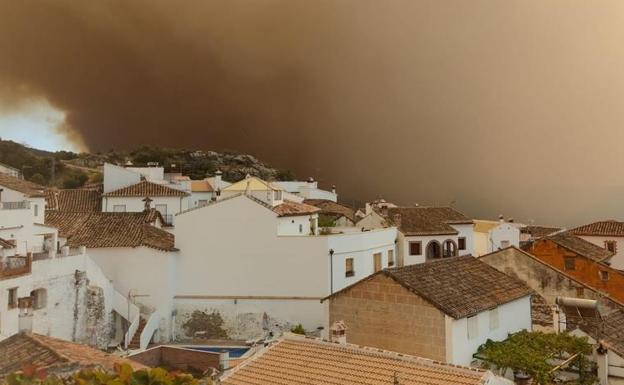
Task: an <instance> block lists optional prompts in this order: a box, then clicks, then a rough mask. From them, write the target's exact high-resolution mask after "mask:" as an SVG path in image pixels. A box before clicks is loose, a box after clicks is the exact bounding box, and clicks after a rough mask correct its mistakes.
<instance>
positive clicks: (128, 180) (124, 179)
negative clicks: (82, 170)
mask: <svg viewBox="0 0 624 385" xmlns="http://www.w3.org/2000/svg"><path fill="white" fill-rule="evenodd" d="M140 181H141V175H140V174H138V173H136V172H134V171H131V170H126V169H125V168H123V167H119V166H115V165H114V164H110V163H104V193H108V192H111V191H115V190H118V189H120V188H123V187H127V186H131V185H133V184H137V183H139V182H140Z"/></svg>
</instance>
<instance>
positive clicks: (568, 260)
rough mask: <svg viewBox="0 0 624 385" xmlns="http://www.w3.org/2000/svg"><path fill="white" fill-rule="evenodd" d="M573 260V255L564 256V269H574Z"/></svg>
mask: <svg viewBox="0 0 624 385" xmlns="http://www.w3.org/2000/svg"><path fill="white" fill-rule="evenodd" d="M574 260H575V258H574V257H565V258H564V260H563V264H564V268H565V269H566V270H576V266H575V264H574Z"/></svg>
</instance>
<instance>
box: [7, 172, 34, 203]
mask: <svg viewBox="0 0 624 385" xmlns="http://www.w3.org/2000/svg"><path fill="white" fill-rule="evenodd" d="M0 187H6V188H8V189H11V190H15V191H18V192H21V193H22V194H25V195H26V196H28V197H31V198H38V197H45V187H43V186H40V185H38V184H36V183H33V182H29V181H27V180H25V179H19V178H16V177H14V176H11V175H9V174H3V173H0Z"/></svg>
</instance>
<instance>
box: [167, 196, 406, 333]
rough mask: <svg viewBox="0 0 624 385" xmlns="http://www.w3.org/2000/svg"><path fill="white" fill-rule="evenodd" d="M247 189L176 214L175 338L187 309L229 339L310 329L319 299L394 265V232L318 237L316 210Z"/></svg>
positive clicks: (317, 318) (318, 316)
mask: <svg viewBox="0 0 624 385" xmlns="http://www.w3.org/2000/svg"><path fill="white" fill-rule="evenodd" d="M252 188H253V185H252V186H250V189H249V191H248V193H238V194H235V195H230V196H229V197H223V198H221V199H220V200H218V201H216V202H213V203H211V204H208V205H207V206H204V207H200V208H196V209H192V210H188V211H186V212H183V213H180V214H178V216H177V218H176V226H175V229H174V230H173V231H174V232H175V236H176V246H177V247H178V248H179V249H180V250H181V251H180V255H179V256H178V257H177V264H176V275H177V277H178V279H177V292H176V293H175V303H176V310H177V316H176V321H177V322H178V328H177V330H176V334H177V335H182V334H183V333H188V331H186V330H184V328H183V327H182V325H183V324H184V323H185V322H186V321H187V320H189V319H190V318H191V317H192V316H193V312H194V311H204V312H216V313H218V314H219V315H220V317H222V318H223V321H224V325H223V327H224V329H226V331H227V334H228V336H229V337H231V338H243V339H247V338H256V337H258V336H262V335H263V333H266V332H265V331H263V326H264V328H265V329H266V328H269V327H270V329H271V330H274V329H275V325H277V329H281V330H283V329H288V328H290V327H291V326H292V325H294V324H298V323H302V324H303V326H304V327H305V328H306V330H310V331H314V330H316V329H317V328H318V327H321V326H323V311H322V305H321V304H320V299H321V298H323V297H325V296H327V295H328V294H330V293H332V292H334V291H336V290H340V289H341V288H343V287H345V286H347V285H349V284H351V283H353V282H356V281H357V280H359V279H361V278H363V277H365V276H367V275H369V274H372V273H373V272H375V271H377V270H380V269H381V268H384V267H388V266H392V265H394V264H395V243H394V242H395V239H396V229H395V228H385V229H377V230H373V231H368V232H362V231H360V230H359V229H355V228H352V229H351V231H344V232H342V233H340V234H329V235H318V232H317V231H315V230H314V226H315V224H314V223H315V222H316V220H317V216H318V214H317V213H318V211H319V209H318V208H316V207H313V206H310V205H306V204H303V203H297V202H292V201H287V200H280V201H278V200H275V199H273V198H274V196H273V195H271V196H268V197H267V195H266V193H260V192H256V193H255V194H254V191H253V190H252ZM258 191H261V190H258ZM272 191H275V190H272ZM264 192H266V190H264ZM256 197H260V198H264V199H267V200H268V202H272V203H273V205H272V204H269V203H267V201H262V200H260V199H258V198H256ZM279 202H281V203H279ZM206 234H209V235H210V236H206ZM241 237H242V238H241ZM214 266H219V269H215V268H214ZM265 314H266V316H265ZM263 319H268V321H269V322H266V323H265V325H263V322H262V321H263Z"/></svg>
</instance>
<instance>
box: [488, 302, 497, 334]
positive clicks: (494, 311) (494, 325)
mask: <svg viewBox="0 0 624 385" xmlns="http://www.w3.org/2000/svg"><path fill="white" fill-rule="evenodd" d="M496 329H498V308H497V307H495V308H494V309H492V310H490V330H496Z"/></svg>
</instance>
